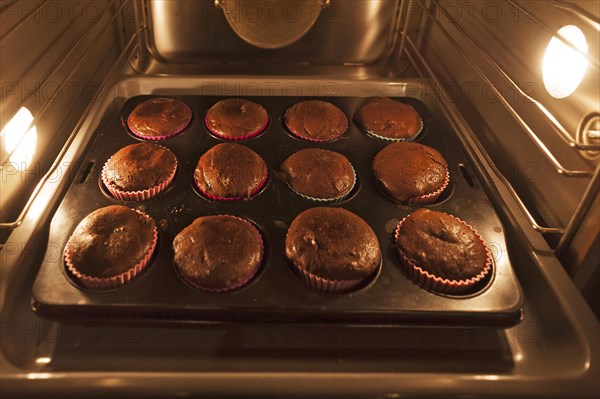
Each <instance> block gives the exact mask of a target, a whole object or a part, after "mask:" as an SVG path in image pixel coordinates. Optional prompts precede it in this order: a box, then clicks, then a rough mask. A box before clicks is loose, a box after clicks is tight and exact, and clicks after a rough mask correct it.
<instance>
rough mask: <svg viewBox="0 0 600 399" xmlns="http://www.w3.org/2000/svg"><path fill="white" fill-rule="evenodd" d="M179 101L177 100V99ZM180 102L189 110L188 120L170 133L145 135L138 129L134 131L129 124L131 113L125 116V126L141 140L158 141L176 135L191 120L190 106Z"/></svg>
mask: <svg viewBox="0 0 600 399" xmlns="http://www.w3.org/2000/svg"><path fill="white" fill-rule="evenodd" d="M178 101H179V100H178ZM181 103H182V104H183V105H185V106H186V107H187V108H188V109H189V111H190V117H189V118H188V120H187V121H186V122H185V123H184V124H183V125H182V126H181V127H180V128H179V129H176V130H174V131H173V132H171V133H168V134H163V135H159V136H146V135H144V134H143V133H140V132H139V131H136V130H135V129H134V128H133V127H132V126H131V121H130V119H131V114H129V116H128V117H127V127H128V128H129V131H130V132H131V134H133V135H134V136H135V137H137V138H140V139H142V140H147V141H160V140H166V139H168V138H170V137H173V136H176V135H178V134H179V133H181V132H183V131H184V130H185V129H187V128H188V126H189V125H190V122H191V121H192V108H190V106H189V105H187V104H186V103H184V102H183V101H181Z"/></svg>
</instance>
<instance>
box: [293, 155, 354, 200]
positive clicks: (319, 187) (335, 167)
mask: <svg viewBox="0 0 600 399" xmlns="http://www.w3.org/2000/svg"><path fill="white" fill-rule="evenodd" d="M281 175H282V178H283V180H284V181H285V182H286V183H287V184H288V186H289V187H290V188H291V189H292V190H293V191H294V192H296V193H297V194H299V195H301V196H303V197H305V198H308V199H312V200H315V201H339V200H342V199H343V198H344V197H346V196H347V195H348V194H349V193H350V191H351V190H352V188H353V187H354V184H355V181H356V174H355V173H354V169H353V168H352V165H351V164H350V161H348V158H346V157H345V156H343V155H342V154H339V153H337V152H334V151H329V150H323V149H320V148H308V149H305V150H300V151H298V152H296V153H294V154H292V155H291V156H290V157H289V158H287V159H286V160H285V161H284V162H283V164H281Z"/></svg>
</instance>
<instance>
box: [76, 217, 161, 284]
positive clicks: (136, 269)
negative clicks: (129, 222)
mask: <svg viewBox="0 0 600 399" xmlns="http://www.w3.org/2000/svg"><path fill="white" fill-rule="evenodd" d="M134 210H135V209H134ZM135 211H136V212H137V213H139V214H140V215H142V216H143V217H144V218H146V219H148V220H152V219H151V218H150V216H148V215H146V214H145V213H143V212H140V211H138V210H135ZM157 242H158V229H157V228H156V224H155V225H154V232H153V235H152V244H151V245H150V248H149V249H148V251H147V252H146V253H145V254H144V257H143V258H142V259H141V260H140V261H139V262H138V263H136V264H135V265H134V266H133V267H131V268H130V269H129V270H127V271H124V272H123V273H121V274H118V275H116V276H113V277H105V278H103V277H94V276H90V275H87V274H84V273H81V272H80V271H79V270H77V267H76V266H75V265H74V264H73V259H72V254H71V250H70V249H71V240H70V239H69V241H68V242H67V245H66V246H65V251H64V260H65V266H66V267H67V270H68V272H69V274H70V275H71V276H72V277H73V278H74V279H75V280H76V282H77V283H78V284H80V285H82V286H83V287H85V288H90V289H93V290H109V289H113V288H117V287H120V286H122V285H124V284H125V283H127V282H129V281H132V280H134V279H135V278H136V277H137V276H139V275H140V274H141V273H142V271H144V270H145V269H146V268H147V267H148V265H149V264H150V259H151V258H152V255H153V254H154V250H155V248H156V244H157Z"/></svg>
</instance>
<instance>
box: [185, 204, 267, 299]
mask: <svg viewBox="0 0 600 399" xmlns="http://www.w3.org/2000/svg"><path fill="white" fill-rule="evenodd" d="M220 216H227V217H230V218H233V219H238V220H241V221H242V222H244V223H246V224H248V225H249V226H251V227H252V229H253V231H254V232H255V233H256V235H257V236H258V238H259V240H260V253H261V261H260V263H259V264H258V267H257V268H256V270H255V271H254V273H252V274H251V275H250V276H249V277H248V278H247V279H245V280H244V281H242V282H241V283H238V284H235V285H232V286H231V287H225V288H208V287H203V286H201V285H199V284H197V283H194V282H192V281H190V280H188V279H187V278H185V277H184V276H183V274H181V273H179V275H180V276H181V278H183V279H184V280H185V282H186V283H188V284H189V285H191V286H192V287H194V288H196V289H199V290H201V291H206V292H211V293H225V292H231V291H235V290H237V289H239V288H242V287H243V286H245V285H246V284H248V283H249V282H250V281H251V280H252V279H253V278H254V277H256V274H257V273H258V271H259V270H260V265H261V263H262V261H263V259H264V256H265V245H264V241H263V239H262V234H261V233H260V231H259V230H258V228H257V227H256V226H254V224H253V223H251V222H249V221H248V220H246V219H244V218H241V217H238V216H233V215H220Z"/></svg>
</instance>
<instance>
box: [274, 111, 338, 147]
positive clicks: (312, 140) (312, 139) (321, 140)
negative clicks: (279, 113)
mask: <svg viewBox="0 0 600 399" xmlns="http://www.w3.org/2000/svg"><path fill="white" fill-rule="evenodd" d="M342 114H343V115H344V121H345V124H346V126H344V129H342V132H341V133H340V134H339V135H337V136H335V137H334V138H332V139H327V140H324V139H315V138H313V137H308V136H302V135H300V134H297V133H295V132H293V131H292V129H290V127H289V126H288V124H287V121H285V118H284V123H285V127H286V129H287V131H288V132H290V133H291V134H292V135H293V136H294V137H297V138H299V139H301V140H306V141H310V142H312V143H328V142H330V141H334V140H337V139H339V138H340V137H342V136H343V135H344V133H346V130H348V117H347V116H346V114H345V113H344V112H342Z"/></svg>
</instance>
